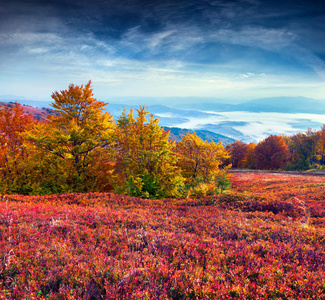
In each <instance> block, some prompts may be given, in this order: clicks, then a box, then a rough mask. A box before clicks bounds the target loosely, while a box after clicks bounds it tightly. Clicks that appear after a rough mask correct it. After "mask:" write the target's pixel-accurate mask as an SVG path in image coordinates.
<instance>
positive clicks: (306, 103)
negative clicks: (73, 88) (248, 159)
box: [175, 97, 325, 114]
mask: <svg viewBox="0 0 325 300" xmlns="http://www.w3.org/2000/svg"><path fill="white" fill-rule="evenodd" d="M184 106H186V107H187V108H188V109H192V110H193V109H194V110H199V111H214V112H229V111H247V112H278V113H313V114H323V113H325V100H324V101H321V100H315V99H312V98H306V97H272V98H260V99H255V100H250V101H246V102H242V103H239V104H227V103H189V104H186V105H184V104H183V105H181V106H180V105H176V106H175V107H176V108H177V107H184Z"/></svg>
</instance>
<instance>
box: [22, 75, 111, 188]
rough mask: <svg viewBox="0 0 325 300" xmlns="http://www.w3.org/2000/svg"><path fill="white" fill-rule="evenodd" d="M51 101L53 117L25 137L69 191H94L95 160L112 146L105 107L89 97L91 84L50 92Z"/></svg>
mask: <svg viewBox="0 0 325 300" xmlns="http://www.w3.org/2000/svg"><path fill="white" fill-rule="evenodd" d="M52 98H53V100H54V103H53V104H51V106H52V107H53V108H54V110H55V111H56V112H57V116H50V117H49V118H48V120H47V121H46V122H45V123H42V124H38V125H36V126H34V128H33V129H32V130H30V131H29V132H28V133H27V135H26V137H27V138H28V140H29V141H30V142H31V143H32V144H33V145H34V146H35V148H36V149H37V151H38V153H41V154H43V155H44V157H45V158H47V161H48V163H51V161H52V159H53V162H54V164H53V165H52V167H53V168H55V169H57V168H59V170H58V171H59V172H60V174H61V175H62V176H63V177H65V180H66V181H67V182H68V186H69V191H89V190H92V189H94V188H96V172H95V170H96V166H100V165H98V159H100V158H103V156H102V155H101V156H100V155H99V152H100V151H101V150H102V151H104V148H105V147H108V146H109V145H110V143H111V142H112V132H113V129H114V127H115V123H114V121H113V120H112V116H111V115H110V114H109V113H106V112H105V109H104V106H105V105H106V104H105V103H104V102H102V101H99V100H97V99H96V98H94V97H93V90H92V88H91V81H89V82H88V83H87V84H86V85H80V86H78V85H74V84H70V85H69V88H68V89H67V90H62V91H60V92H57V91H56V92H54V93H53V94H52ZM104 156H105V155H104ZM105 158H106V157H105ZM40 159H41V157H40ZM107 166H108V167H109V165H107ZM90 170H92V174H90ZM101 174H103V173H101ZM101 181H102V180H101Z"/></svg>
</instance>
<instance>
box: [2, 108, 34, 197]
mask: <svg viewBox="0 0 325 300" xmlns="http://www.w3.org/2000/svg"><path fill="white" fill-rule="evenodd" d="M35 122H36V121H35V120H34V119H33V117H32V116H31V115H29V114H25V113H24V111H23V107H22V106H21V105H20V104H18V103H14V104H11V103H10V104H8V105H7V106H5V107H4V108H3V109H1V110H0V172H1V175H0V176H1V182H2V183H1V192H8V193H9V192H20V187H19V186H20V184H19V183H18V177H19V176H22V175H23V174H25V173H26V170H24V169H23V168H21V161H23V160H26V159H27V157H28V154H27V149H26V148H25V147H24V145H23V144H24V138H23V136H22V134H23V133H24V132H25V131H26V130H28V129H29V128H30V127H31V126H32V125H33V124H34V123H35Z"/></svg>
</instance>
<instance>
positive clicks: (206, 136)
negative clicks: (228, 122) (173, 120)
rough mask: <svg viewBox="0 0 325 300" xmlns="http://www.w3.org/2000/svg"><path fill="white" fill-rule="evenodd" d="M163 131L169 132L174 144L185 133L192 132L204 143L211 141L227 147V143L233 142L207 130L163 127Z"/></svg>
mask: <svg viewBox="0 0 325 300" xmlns="http://www.w3.org/2000/svg"><path fill="white" fill-rule="evenodd" d="M163 128H164V129H165V130H169V131H170V135H169V136H170V138H171V139H173V140H175V141H176V142H178V141H180V140H181V139H182V136H183V135H186V134H187V133H190V134H192V133H193V132H195V133H196V135H197V136H198V137H199V138H201V139H202V140H204V141H208V142H210V141H211V140H212V141H214V142H215V143H219V142H222V144H223V145H227V144H229V143H233V142H234V141H235V140H234V139H232V138H230V137H227V136H225V135H221V134H217V133H214V132H212V131H209V130H196V129H195V130H191V129H184V128H178V127H163Z"/></svg>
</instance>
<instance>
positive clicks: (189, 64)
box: [0, 0, 325, 100]
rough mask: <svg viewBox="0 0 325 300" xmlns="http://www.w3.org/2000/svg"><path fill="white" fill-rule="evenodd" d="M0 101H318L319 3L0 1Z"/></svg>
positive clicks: (323, 59) (323, 52)
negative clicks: (68, 96) (88, 91)
mask: <svg viewBox="0 0 325 300" xmlns="http://www.w3.org/2000/svg"><path fill="white" fill-rule="evenodd" d="M0 41H1V42H0V95H4V94H14V95H20V96H25V97H28V98H32V99H49V98H50V95H51V94H52V92H54V91H55V90H62V89H65V88H67V87H68V85H69V83H75V84H82V83H87V82H88V80H90V79H91V80H92V82H93V87H94V92H95V96H96V97H97V98H100V99H102V100H106V99H110V98H112V97H119V96H137V97H142V96H143V97H151V96H155V97H168V96H177V97H188V96H194V97H216V98H219V99H234V100H241V99H242V100H246V99H253V98H260V97H272V96H305V97H312V98H316V99H325V2H323V4H322V1H313V0H310V1H299V0H292V1H285V0H282V1H279V0H266V1H263V0H238V1H226V0H197V1H194V0H167V1H164V0H161V1H158V0H157V1H149V0H93V1H89V0H78V1H75V0H48V1H46V0H11V1H4V0H0Z"/></svg>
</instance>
